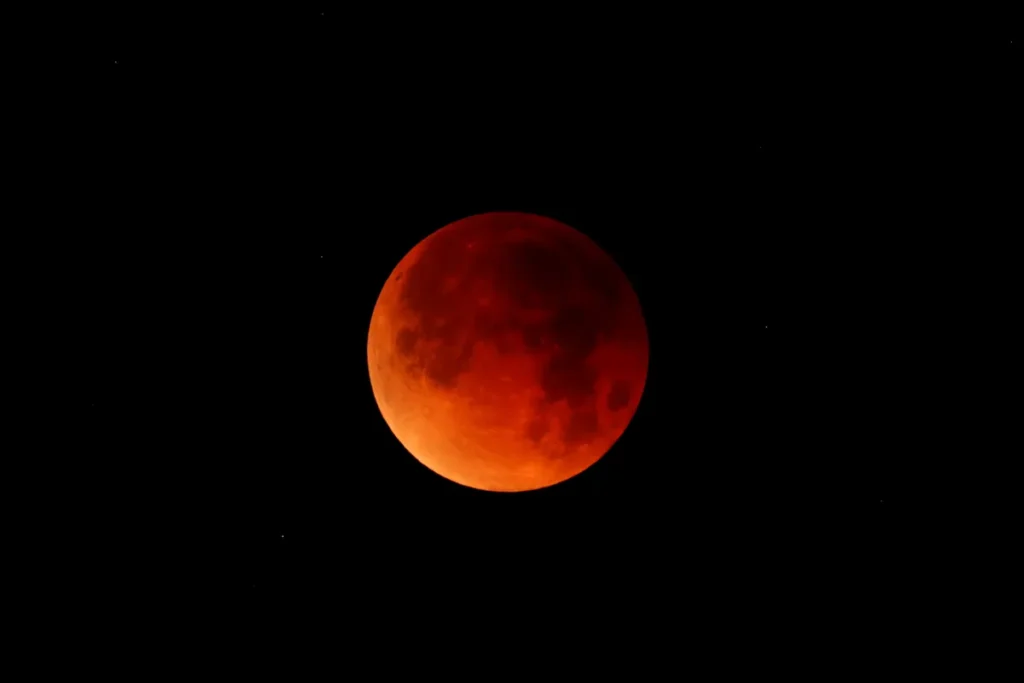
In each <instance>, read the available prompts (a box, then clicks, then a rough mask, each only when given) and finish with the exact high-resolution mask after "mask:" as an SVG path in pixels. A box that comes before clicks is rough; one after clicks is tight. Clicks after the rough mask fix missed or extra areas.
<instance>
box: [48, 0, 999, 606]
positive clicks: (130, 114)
mask: <svg viewBox="0 0 1024 683" xmlns="http://www.w3.org/2000/svg"><path fill="white" fill-rule="evenodd" d="M402 16H403V19H402V20H401V21H396V20H394V19H390V20H389V21H387V22H381V21H376V22H374V21H372V20H370V19H369V18H367V17H356V16H353V15H349V14H345V13H340V12H339V13H332V12H330V11H324V12H323V13H321V10H317V11H310V12H302V11H296V12H294V13H291V14H276V13H275V14H264V15H260V14H253V13H249V12H246V13H243V14H241V15H232V16H216V17H214V16H206V17H205V18H203V20H201V21H197V20H195V19H194V18H189V17H185V16H176V17H163V18H157V17H144V16H142V15H139V16H137V17H134V18H133V17H127V16H120V15H111V16H110V17H109V22H108V25H107V30H105V31H103V32H101V33H100V34H98V35H97V36H96V38H95V41H94V42H92V43H91V47H90V48H89V49H88V50H86V51H85V52H84V53H83V55H82V56H81V59H80V61H79V62H78V63H76V68H75V69H74V70H71V71H69V76H70V79H69V80H71V81H72V85H71V86H69V89H68V90H67V108H66V110H65V111H70V112H72V114H73V115H71V116H69V117H67V119H66V120H67V126H69V127H70V129H71V132H72V135H70V136H69V141H68V143H67V144H68V149H67V150H65V152H67V153H66V154H65V155H64V158H65V159H67V160H68V161H67V163H65V164H63V165H62V166H61V169H60V170H61V173H64V174H66V176H67V178H68V179H69V180H70V181H71V183H70V186H71V187H73V188H74V189H73V190H72V195H71V196H70V197H68V198H67V203H68V205H69V206H71V207H73V211H74V212H75V216H76V220H75V221H74V223H73V226H72V228H71V229H69V230H68V233H67V238H66V239H63V238H62V239H61V240H60V241H59V243H56V244H55V247H54V250H55V254H59V255H60V257H61V259H62V263H64V264H65V265H64V272H65V273H66V274H67V275H68V276H69V281H71V282H73V283H74V284H73V286H72V287H70V288H69V290H70V291H69V292H68V293H67V294H66V295H65V296H64V297H63V298H62V302H63V304H64V306H66V309H65V310H64V313H66V317H65V319H66V320H67V321H68V329H69V331H73V336H72V338H73V339H74V340H75V341H74V343H73V352H72V359H71V367H72V373H73V377H74V386H75V387H76V392H75V394H74V396H75V398H74V405H75V409H76V411H78V413H79V415H80V418H81V420H80V422H81V424H80V427H81V429H80V431H79V433H80V434H81V440H82V444H83V451H82V456H81V459H80V460H78V461H77V462H75V463H74V464H73V465H72V466H71V467H70V469H68V470H67V472H68V474H67V480H68V485H69V487H71V488H72V489H73V490H74V491H75V492H76V493H75V500H76V502H78V501H80V504H78V505H77V506H76V509H77V510H78V513H77V514H76V515H75V519H74V520H73V522H72V523H73V524H74V525H75V526H76V528H80V530H81V531H82V532H84V535H85V537H86V538H88V539H90V540H89V541H88V542H87V543H86V545H85V549H84V550H83V551H82V552H83V553H84V555H85V557H87V558H88V560H87V561H83V562H82V563H81V564H80V565H79V566H90V567H93V568H94V571H93V570H89V571H93V573H94V574H95V578H94V579H92V580H93V581H95V582H97V585H100V584H101V585H104V586H108V587H109V589H110V590H114V591H117V592H118V593H121V592H128V593H131V594H132V595H135V596H138V600H139V601H140V602H141V603H142V604H145V603H146V602H147V601H150V600H161V599H162V598H164V597H167V596H169V595H188V596H191V597H194V598H195V597H197V596H203V597H202V598H201V599H198V598H197V601H198V602H199V603H201V604H205V605H206V606H207V607H209V608H210V609H213V608H214V607H215V606H217V605H222V604H227V603H230V604H232V605H235V606H237V605H242V606H245V607H246V608H253V609H256V610H257V611H258V610H259V609H261V608H262V607H263V606H266V605H268V604H279V603H280V602H281V601H285V602H291V603H295V604H299V605H306V606H310V607H309V610H310V612H309V614H310V615H311V616H310V619H312V620H314V621H315V620H316V619H317V618H318V617H316V616H315V615H316V614H321V613H334V610H335V609H336V608H337V609H340V606H347V607H345V609H347V610H350V611H351V610H353V609H355V608H354V607H352V605H354V604H367V605H368V604H369V603H370V602H374V601H379V600H387V601H391V602H389V604H392V603H394V604H403V605H405V604H408V602H407V601H409V600H416V599H434V600H440V601H441V602H444V601H445V600H449V599H451V598H457V597H461V598H464V600H465V601H467V602H470V603H479V604H481V605H484V606H486V605H492V606H494V605H499V606H500V605H505V606H506V607H507V606H509V605H512V604H515V603H516V602H517V601H518V600H520V599H523V598H524V597H536V596H538V595H541V594H544V595H549V594H554V595H559V596H560V597H559V600H560V601H561V600H567V599H569V598H568V597H567V596H570V595H571V596H577V597H579V600H578V602H579V603H580V604H583V603H587V604H592V605H593V604H596V605H598V607H599V609H601V610H607V609H610V608H609V605H613V604H614V605H624V604H648V605H653V604H657V605H662V606H665V605H671V606H674V607H670V608H669V609H673V610H679V611H687V610H689V611H693V610H702V611H703V612H707V613H717V614H719V615H721V614H722V613H729V614H737V613H738V614H743V615H746V617H748V618H749V620H752V622H756V621H757V620H758V619H766V620H767V619H770V618H771V617H770V615H772V614H776V615H777V614H779V613H780V611H787V613H791V612H788V610H801V611H802V610H806V613H807V614H812V613H813V612H814V611H815V610H816V609H820V605H821V604H822V602H823V601H824V602H826V603H828V604H833V605H834V604H835V602H836V601H849V602H850V603H856V602H858V600H859V597H864V598H868V597H871V596H876V597H877V596H878V595H880V594H883V593H884V592H885V591H894V590H897V589H896V587H895V586H897V584H898V582H899V578H898V577H897V575H896V574H895V573H894V572H895V570H894V569H893V567H894V566H895V565H896V564H897V563H896V561H895V559H894V558H895V557H896V555H899V554H900V553H906V552H907V550H906V548H907V547H908V544H907V538H908V535H907V530H908V529H910V528H920V526H921V524H922V523H923V521H925V520H928V519H931V518H934V516H935V515H942V514H944V513H943V510H944V509H945V508H942V509H940V508H936V507H928V506H927V505H924V506H923V507H922V505H923V503H922V501H924V500H931V499H932V496H933V495H934V492H933V491H929V490H928V486H927V484H926V481H927V480H930V479H931V478H934V477H938V476H939V475H938V474H937V473H936V472H937V470H939V469H941V468H942V467H944V465H943V462H942V461H939V460H936V459H935V458H934V457H933V456H929V455H928V454H927V453H926V450H927V449H924V448H922V447H921V437H920V436H917V435H920V434H922V433H931V434H932V436H935V430H936V429H941V426H939V425H937V424H936V423H935V420H936V418H935V417H934V416H930V415H929V410H927V409H926V408H924V407H923V402H922V398H921V397H922V396H927V395H928V394H929V393H930V392H932V391H935V392H939V391H940V388H939V385H940V384H941V382H940V381H939V380H938V379H937V378H936V377H935V373H934V372H933V370H932V368H933V367H934V365H933V362H934V361H935V357H936V355H937V354H938V351H937V350H936V349H935V348H934V346H935V342H934V340H932V339H931V338H930V332H929V330H930V329H932V328H933V326H934V325H935V324H936V320H937V319H938V317H939V315H940V313H939V312H937V309H938V308H940V306H939V305H938V304H937V303H935V302H937V301H940V300H942V299H943V297H944V296H945V294H946V293H947V289H946V288H947V287H948V288H949V289H948V293H949V294H950V296H955V294H954V290H955V288H954V287H953V286H951V285H948V284H945V283H946V280H947V278H945V277H943V276H942V275H940V272H942V273H945V271H944V270H943V269H944V268H946V264H944V262H943V259H942V258H941V257H940V256H939V255H940V254H944V253H947V250H948V248H949V247H950V246H951V244H950V243H952V242H955V241H956V240H957V236H956V235H957V233H956V230H955V229H954V228H951V227H950V226H954V225H956V218H957V217H959V216H961V215H962V212H964V211H968V210H969V209H968V205H970V207H971V208H970V210H971V211H973V212H975V214H976V213H977V211H978V208H977V207H978V206H979V202H978V201H977V195H976V194H975V192H974V190H975V188H973V187H971V188H970V191H968V189H967V188H966V187H965V186H963V185H960V186H959V189H958V191H955V192H951V191H950V186H951V180H950V179H951V178H952V177H953V176H954V175H956V174H957V172H958V163H959V162H957V163H954V161H953V160H954V159H957V160H959V159H962V158H964V155H971V154H973V153H974V152H976V151H978V150H992V149H996V148H999V147H1001V146H1003V145H1004V143H1005V141H1004V140H1003V139H1002V138H1001V137H1000V135H1002V132H1001V131H1005V129H1003V128H1000V127H999V122H1000V121H1002V120H1003V118H1000V117H1006V116H1008V115H1009V104H1008V102H1009V100H1008V97H1009V95H1008V93H1007V92H1006V91H1005V89H1002V88H1001V87H999V86H998V84H999V83H1002V82H1005V81H1001V80H1000V79H1003V78H1005V77H1006V76H1007V74H1009V73H1011V72H1012V71H1013V70H1012V69H1011V66H1010V65H1011V60H1013V59H1014V58H1015V57H1016V54H1017V53H1016V46H1014V45H1012V44H1011V43H1010V38H1005V39H1004V38H1003V37H986V38H983V39H981V38H979V39H977V40H975V41H973V42H965V43H963V44H962V45H959V46H958V47H956V48H955V49H954V48H950V47H949V46H939V45H937V44H935V43H927V42H921V41H913V40H911V41H908V40H906V39H902V40H896V39H894V38H892V37H889V36H881V35H878V36H877V37H876V38H875V39H873V40H870V41H867V40H861V41H854V40H850V39H848V38H843V37H839V36H838V35H834V34H832V33H830V32H829V31H825V30H822V31H818V32H814V33H813V34H811V35H797V36H795V37H787V38H786V39H783V38H781V36H780V35H779V34H776V35H775V36H773V37H765V36H763V35H762V37H758V36H759V32H758V31H757V30H756V24H757V22H756V21H754V22H753V23H752V25H751V26H749V27H747V28H745V29H743V30H736V31H734V30H732V28H731V25H730V28H724V26H725V24H722V25H719V24H716V23H714V22H711V23H708V22H710V19H708V20H707V21H705V20H704V18H699V17H692V18H691V19H692V21H691V22H690V23H687V24H685V25H688V26H690V25H692V27H691V28H689V29H684V28H683V27H682V26H680V25H679V24H677V23H673V22H669V21H667V20H655V19H644V20H640V19H636V20H635V21H630V22H623V23H621V24H620V20H619V19H616V18H615V17H610V18H604V19H600V18H590V19H586V21H584V18H583V17H578V18H576V19H573V20H572V21H563V20H556V19H554V18H551V19H550V20H544V21H540V20H538V19H537V18H536V17H534V18H530V19H522V20H515V19H514V18H512V17H504V18H502V19H501V20H500V21H499V20H497V19H487V18H485V17H479V18H477V19H473V21H479V22H482V23H481V24H480V25H481V26H484V25H486V26H489V27H491V28H489V29H487V31H486V32H483V31H482V30H480V31H477V30H473V29H472V28H471V23H470V20H471V19H472V18H470V17H466V16H452V17H447V18H445V17H440V16H424V17H412V16H408V15H406V14H403V15H402ZM631 26H632V28H630V27H631ZM719 26H721V27H719ZM57 115H58V116H59V115H60V114H59V113H58V114H57ZM982 118H985V119H986V120H989V121H990V122H991V125H982V126H979V125H975V124H976V123H977V122H978V120H980V119H982ZM967 128H969V129H970V131H971V133H970V134H967V133H965V132H963V131H964V129H967ZM972 158H973V157H972ZM959 170H960V171H962V168H959ZM1000 190H1001V188H999V187H996V186H991V185H990V186H987V187H986V189H985V191H987V192H990V193H993V194H995V193H998V192H999V191H1000ZM981 204H982V205H983V204H984V202H981ZM509 210H512V211H528V212H534V213H540V214H544V215H548V216H551V217H554V218H557V219H559V220H562V221H564V222H566V223H568V224H569V225H572V226H573V227H575V228H577V229H579V230H581V231H583V232H584V233H586V234H587V235H589V236H590V237H592V238H593V239H594V240H595V241H597V242H598V243H599V244H600V245H601V246H602V247H603V248H605V249H606V250H607V251H608V252H609V253H610V254H611V255H612V256H613V257H614V258H615V259H616V260H617V262H618V263H619V264H620V265H621V267H622V268H623V270H624V271H625V272H626V273H627V275H628V276H629V277H630V279H631V281H632V282H633V284H634V287H635V289H636V291H637V293H638V295H639V297H640V299H641V302H642V304H643V307H644V312H645V316H646V319H647V322H648V326H649V333H650V338H651V365H650V372H649V376H648V382H647V387H646V390H645V394H644V398H643V400H642V403H641V405H640V408H639V410H638V412H637V414H636V416H635V418H634V421H633V422H632V424H631V426H630V428H629V429H628V430H627V432H626V434H625V435H624V436H623V437H622V439H621V440H620V442H619V443H618V444H617V445H616V446H615V447H614V448H613V449H612V451H611V452H609V453H608V455H607V456H606V457H605V458H603V459H602V460H601V461H600V462H599V463H597V464H596V465H595V466H593V467H592V468H591V469H590V470H588V471H587V472H585V473H583V474H581V475H579V476H578V477H576V478H574V479H573V480H570V481H568V482H566V483H564V484H562V485H559V486H556V487H553V488H551V489H547V490H543V491H538V492H531V493H525V494H513V495H509V494H488V493H484V492H478V491H473V490H470V489H466V488H462V487H459V486H457V485H455V484H452V483H450V482H447V481H445V480H443V479H441V478H440V477H438V476H436V475H434V474H433V473H431V472H430V471H428V470H427V469H425V468H424V467H422V466H421V465H419V464H418V463H417V461H416V460H415V459H414V458H412V457H411V456H410V455H408V454H407V453H406V452H405V451H404V450H403V448H402V447H401V446H400V444H399V443H398V442H397V440H396V439H395V438H394V437H393V436H392V435H391V434H390V432H389V430H388V428H387V426H386V424H385V423H384V421H383V419H382V418H381V416H380V413H379V411H378V409H377V407H376V404H375V402H374V399H373V396H372V393H371V390H370V384H369V378H368V374H367V370H366V360H365V359H366V347H365V345H366V333H367V328H368V324H369V319H370V315H371V313H372V310H373V305H374V303H375V299H376V296H377V294H378V292H379V290H380V287H381V286H382V285H383V283H384V280H385V279H386V277H387V276H388V274H389V273H390V271H391V269H392V268H393V267H394V266H395V265H396V264H397V263H398V261H399V260H400V259H401V258H402V256H403V255H404V254H405V253H407V252H408V250H409V249H410V248H412V246H413V245H415V244H416V243H417V242H418V241H419V240H421V239H422V238H424V237H425V236H426V235H428V234H429V233H430V232H432V231H434V230H437V229H439V228H441V227H442V226H444V225H446V224H447V223H449V222H451V221H453V220H457V219H459V218H462V217H465V216H467V215H471V214H475V213H480V212H486V211H509ZM953 248H954V249H955V246H954V247H953ZM926 461H927V466H923V464H924V463H925V462H926ZM929 516H932V517H929ZM79 571H82V572H85V571H86V570H84V569H80V570H79ZM89 575H90V576H92V575H93V574H89ZM86 583H88V582H86ZM839 586H843V588H841V589H840V588H839ZM438 595H440V596H442V597H441V598H438V597H437V596H438ZM396 596H401V597H400V598H399V597H396ZM430 596H434V597H433V598H431V597H430ZM815 596H817V597H815ZM375 604H376V603H375ZM559 604H561V603H559ZM862 604H863V603H862ZM311 605H315V606H316V607H315V608H314V607H311ZM659 609H660V608H659ZM850 609H856V608H854V607H852V606H851V607H850ZM864 609H868V608H866V607H865V608H864ZM321 610H322V612H321ZM367 611H371V612H372V611H373V610H371V609H369V608H367ZM360 613H361V612H360ZM758 615H761V616H758ZM765 615H769V616H765ZM720 618H723V619H724V618H725V617H720ZM808 618H811V617H808Z"/></svg>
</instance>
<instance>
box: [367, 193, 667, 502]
mask: <svg viewBox="0 0 1024 683" xmlns="http://www.w3.org/2000/svg"><path fill="white" fill-rule="evenodd" d="M367 355H368V360H369V368H370V383H371V385H372V387H373V394H374V397H375V398H376V399H377V405H378V406H379V407H380V411H381V414H382V415H383V416H384V419H385V421H386V422H387V424H388V426H389V427H390V428H391V431H392V432H393V433H394V434H395V436H396V437H397V438H398V440H399V441H400V442H401V443H402V445H404V446H405V448H406V449H407V450H408V451H409V452H410V453H411V454H412V455H413V456H415V457H416V459H417V460H419V461H420V462H421V463H423V464H424V465H426V466H427V467H428V468H430V469H431V470H433V471H434V472H436V473H437V474H439V475H441V476H443V477H445V478H447V479H450V480H451V481H454V482H457V483H459V484H463V485H465V486H469V487H472V488H476V489H484V490H488V491H528V490H532V489H539V488H544V487H547V486H551V485H553V484H557V483H559V482H562V481H565V480H566V479H568V478H570V477H572V476H574V475H576V474H579V473H580V472H582V471H583V470H585V469H587V468H588V467H590V466H591V465H593V464H594V463H595V462H596V461H597V460H598V459H600V458H601V457H602V456H603V455H604V454H605V453H606V452H607V451H608V449H609V448H611V446H612V444H614V443H615V441H616V440H617V439H618V438H619V437H620V436H621V435H622V433H623V431H624V430H625V429H626V426H627V425H628V424H629V422H630V420H631V419H632V417H633V415H634V413H635V412H636V409H637V405H638V404H639V402H640V396H641V394H642V393H643V389H644V383H645V381H646V379H647V362H648V339H647V328H646V325H645V324H644V319H643V315H642V313H641V310H640V303H639V301H638V300H637V296H636V294H635V292H634V291H633V288H632V287H631V286H630V283H629V281H628V280H627V279H626V276H625V274H624V273H623V272H622V271H621V270H620V269H619V267H618V266H617V265H616V264H615V262H614V261H613V260H612V259H611V257H609V256H608V255H607V254H606V253H605V252H604V251H602V250H601V248H600V247H598V246H597V245H596V244H595V243H594V242H592V241H591V240H590V239H589V238H587V237H586V236H584V235H583V234H582V233H580V232H578V231H576V230H574V229H573V228H570V227H569V226H567V225H565V224H563V223H560V222H558V221H555V220H552V219H550V218H545V217H542V216H537V215H533V214H526V213H487V214H480V215H476V216H471V217H469V218H464V219H462V220H459V221H456V222H454V223H451V224H450V225H447V226H445V227H444V228H441V229H440V230H438V231H437V232H435V233H433V234H431V235H429V236H428V237H427V238H426V239H424V240H423V241H422V242H420V243H419V244H417V245H416V246H415V247H414V248H413V250H412V251H410V252H409V253H408V254H407V255H406V256H405V258H403V259H402V260H401V262H400V263H399V264H398V266H397V267H396V268H395V269H394V271H393V272H392V273H391V276H390V277H389V278H388V279H387V282H385V284H384V288H383V290H382V291H381V293H380V296H379V298H378V299H377V304H376V306H375V307H374V310H373V316H372V318H371V320H370V332H369V340H368V344H367Z"/></svg>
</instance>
